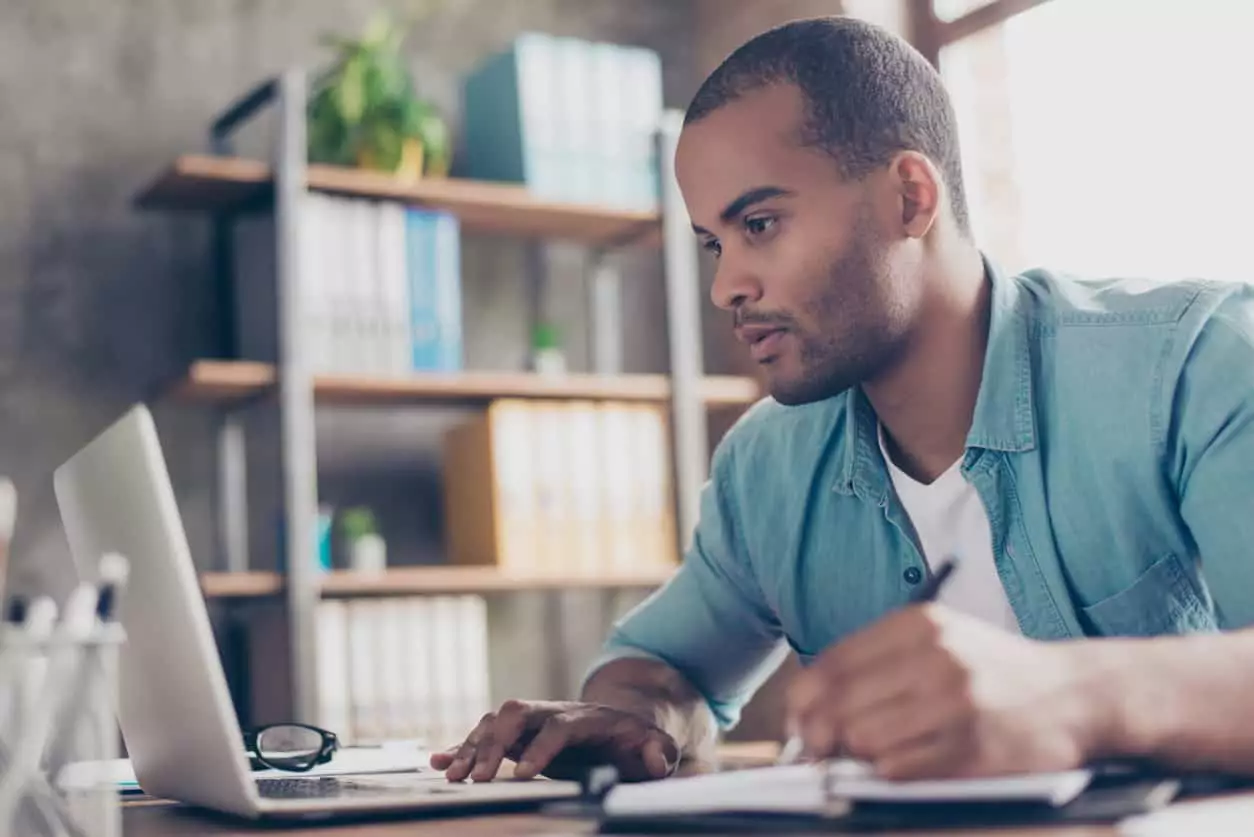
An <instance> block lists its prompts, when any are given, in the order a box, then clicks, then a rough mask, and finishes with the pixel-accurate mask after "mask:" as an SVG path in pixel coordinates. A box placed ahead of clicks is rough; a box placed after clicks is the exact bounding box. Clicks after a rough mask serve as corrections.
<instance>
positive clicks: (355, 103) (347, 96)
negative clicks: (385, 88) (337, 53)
mask: <svg viewBox="0 0 1254 837" xmlns="http://www.w3.org/2000/svg"><path fill="white" fill-rule="evenodd" d="M363 69H364V68H363V67H362V59H361V56H360V55H354V56H353V57H351V58H349V59H348V60H347V61H346V62H345V63H344V69H343V72H341V73H340V77H339V79H338V80H337V81H336V82H335V85H334V88H333V89H334V90H335V97H336V104H337V105H338V106H339V111H340V116H341V117H342V118H343V119H344V121H345V122H346V123H348V124H349V125H354V124H356V123H358V122H360V121H361V115H362V112H363V111H364V110H365V105H366V91H365V89H364V79H363V78H362V75H363Z"/></svg>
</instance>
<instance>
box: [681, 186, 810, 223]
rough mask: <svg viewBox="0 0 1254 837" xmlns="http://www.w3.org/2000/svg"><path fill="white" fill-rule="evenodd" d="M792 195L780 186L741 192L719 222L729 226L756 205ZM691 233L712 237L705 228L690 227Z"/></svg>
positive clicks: (726, 208)
mask: <svg viewBox="0 0 1254 837" xmlns="http://www.w3.org/2000/svg"><path fill="white" fill-rule="evenodd" d="M792 194H793V193H792V192H791V191H790V190H788V189H784V188H782V187H780V186H759V187H757V188H756V189H750V190H749V191H747V192H742V193H741V194H740V195H739V196H738V197H737V198H736V199H735V200H733V201H732V202H731V203H729V204H727V206H725V207H723V211H722V212H720V213H719V216H718V217H719V220H720V221H722V222H723V223H724V224H729V223H731V222H732V221H733V220H735V218H736V216H737V215H739V214H740V213H742V212H744V211H745V210H746V209H748V208H749V207H751V206H753V205H754V204H756V203H761V202H762V201H765V200H770V199H771V198H778V197H789V196H791V195H792ZM692 231H693V232H694V233H696V234H697V235H713V233H711V232H710V231H709V230H707V229H706V228H705V227H702V226H698V225H697V224H693V225H692Z"/></svg>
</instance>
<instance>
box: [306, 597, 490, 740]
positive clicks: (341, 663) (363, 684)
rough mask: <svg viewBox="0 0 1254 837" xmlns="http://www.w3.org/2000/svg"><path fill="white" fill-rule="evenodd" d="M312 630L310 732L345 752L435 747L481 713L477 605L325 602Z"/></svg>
mask: <svg viewBox="0 0 1254 837" xmlns="http://www.w3.org/2000/svg"><path fill="white" fill-rule="evenodd" d="M316 624H317V631H318V642H317V648H318V707H319V720H318V723H319V725H320V726H322V727H324V728H325V729H329V730H331V731H332V732H334V733H336V734H337V735H338V736H339V737H340V739H341V741H342V742H344V743H346V744H351V745H357V746H368V745H371V744H378V743H381V742H383V741H395V740H398V739H408V740H416V741H421V742H422V743H423V745H424V746H428V747H431V748H437V749H438V748H443V747H447V746H449V745H451V744H453V743H456V742H457V741H460V740H461V738H462V737H464V736H465V735H466V733H468V732H469V731H470V730H471V729H472V728H473V727H474V725H475V724H477V723H478V722H479V719H480V718H481V717H482V716H483V714H484V713H485V712H487V711H488V710H489V709H490V708H491V693H490V691H489V684H488V616H487V606H486V603H485V602H484V600H483V598H482V597H481V596H430V597H423V596H404V597H388V598H367V599H348V600H341V599H325V600H323V601H321V602H319V603H318V610H317V617H316Z"/></svg>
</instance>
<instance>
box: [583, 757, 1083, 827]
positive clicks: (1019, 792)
mask: <svg viewBox="0 0 1254 837" xmlns="http://www.w3.org/2000/svg"><path fill="white" fill-rule="evenodd" d="M828 771H831V773H832V775H831V776H830V777H829V776H827V775H826V774H827V772H828ZM1091 778H1092V774H1091V773H1090V772H1089V771H1087V770H1070V771H1065V772H1061V773H1037V774H1030V775H1021V776H1007V777H998V778H991V779H946V780H934V781H917V782H891V781H887V780H885V779H880V778H877V777H876V776H875V775H874V774H873V773H872V772H871V771H870V769H869V768H867V767H866V766H865V765H861V764H858V763H856V762H848V761H844V762H836V763H833V764H831V765H811V764H807V765H789V766H785V767H764V768H758V769H754V770H736V771H732V772H729V773H715V774H710V775H705V776H693V777H687V778H681V779H668V780H665V781H661V782H650V783H642V784H635V785H620V786H619V787H616V788H615V789H614V790H613V791H611V792H610V794H609V795H608V796H607V798H606V800H605V809H606V813H608V814H610V815H611V816H627V815H665V814H702V813H713V812H717V811H755V812H756V811H765V812H776V813H799V814H808V813H813V814H819V813H832V811H831V810H829V808H830V805H829V801H830V800H831V799H832V798H833V797H834V798H835V799H837V800H838V801H845V802H870V801H875V802H978V801H996V802H1012V801H1032V800H1037V801H1043V802H1048V803H1050V804H1052V805H1065V804H1067V803H1068V802H1070V801H1071V800H1073V799H1075V798H1076V797H1077V796H1078V795H1079V794H1080V793H1081V792H1082V791H1083V790H1084V788H1085V787H1086V786H1087V785H1088V783H1089V780H1090V779H1091ZM828 781H830V782H831V793H830V794H829V793H828V792H827V791H826V790H825V787H824V786H825V783H826V782H828Z"/></svg>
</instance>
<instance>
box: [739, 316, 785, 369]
mask: <svg viewBox="0 0 1254 837" xmlns="http://www.w3.org/2000/svg"><path fill="white" fill-rule="evenodd" d="M787 333H788V332H787V330H786V329H783V328H781V327H779V326H761V325H759V326H739V327H737V328H736V337H737V338H739V339H740V341H741V342H742V343H746V344H748V346H749V354H750V355H752V356H753V359H754V360H756V361H758V362H761V361H763V360H766V359H768V358H770V357H772V356H774V355H775V354H776V353H777V352H778V350H779V344H780V341H782V340H783V338H784V335H786V334H787Z"/></svg>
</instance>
